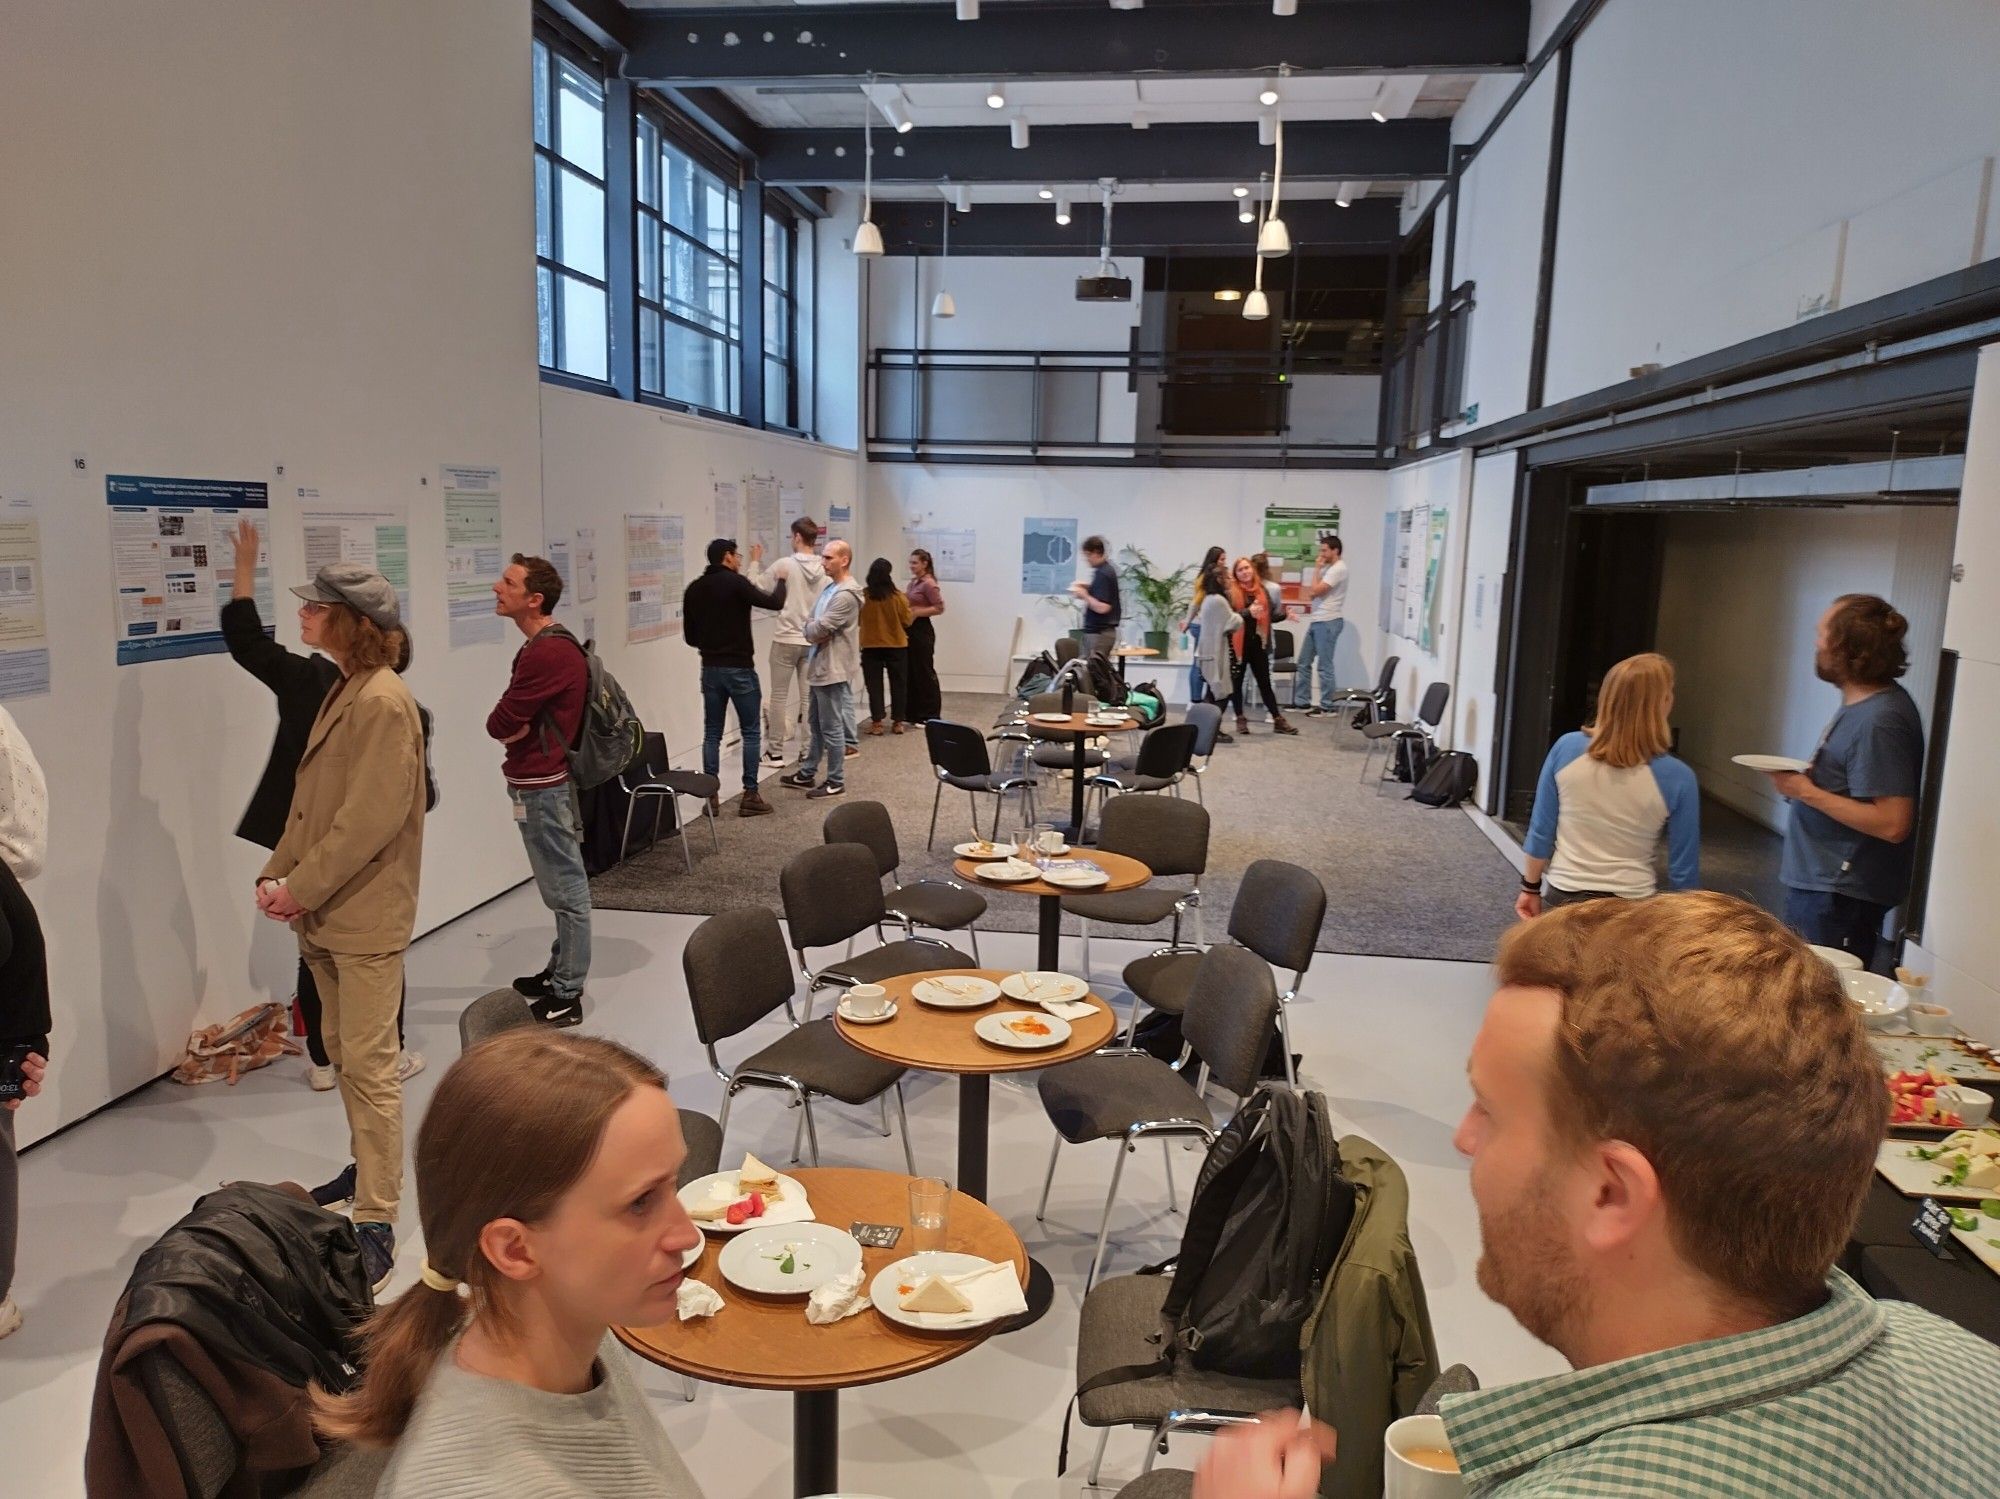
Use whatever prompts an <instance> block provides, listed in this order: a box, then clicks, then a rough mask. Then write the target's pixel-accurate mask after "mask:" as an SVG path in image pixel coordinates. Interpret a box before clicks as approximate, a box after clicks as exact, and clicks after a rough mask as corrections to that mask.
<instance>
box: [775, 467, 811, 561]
mask: <svg viewBox="0 0 2000 1499" xmlns="http://www.w3.org/2000/svg"><path fill="white" fill-rule="evenodd" d="M805 513H806V487H805V485H803V484H780V485H779V486H778V534H779V535H780V536H783V537H786V538H787V540H786V542H785V551H786V552H789V551H791V549H792V543H791V541H790V539H789V538H790V536H791V534H792V522H793V521H795V520H803V519H804V518H805Z"/></svg>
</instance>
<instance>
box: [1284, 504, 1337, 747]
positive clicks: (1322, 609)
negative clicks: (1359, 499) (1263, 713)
mask: <svg viewBox="0 0 2000 1499" xmlns="http://www.w3.org/2000/svg"><path fill="white" fill-rule="evenodd" d="M1316 570H1317V572H1318V576H1317V577H1316V578H1315V579H1314V580H1313V581H1312V582H1311V583H1308V584H1307V585H1306V596H1307V597H1308V598H1310V599H1311V600H1312V610H1311V614H1310V616H1309V617H1308V619H1307V622H1306V638H1305V644H1304V645H1302V646H1300V647H1299V669H1298V672H1297V673H1296V674H1295V675H1294V676H1293V677H1292V706H1293V707H1294V708H1306V717H1307V718H1322V717H1324V716H1325V715H1327V714H1329V713H1331V712H1333V690H1334V689H1333V648H1334V647H1335V646H1336V645H1338V644H1339V643H1340V632H1341V630H1342V629H1343V628H1344V627H1345V626H1346V624H1347V619H1346V612H1347V564H1346V563H1345V562H1344V561H1342V560H1341V545H1340V538H1339V537H1338V536H1331V535H1328V536H1322V537H1320V539H1319V562H1318V564H1317V568H1316ZM1315 661H1317V662H1318V663H1319V706H1318V707H1317V708H1307V702H1308V700H1309V699H1310V698H1311V697H1312V669H1313V662H1315Z"/></svg>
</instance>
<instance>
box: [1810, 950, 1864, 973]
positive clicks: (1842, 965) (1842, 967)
mask: <svg viewBox="0 0 2000 1499" xmlns="http://www.w3.org/2000/svg"><path fill="white" fill-rule="evenodd" d="M1806 946H1807V947H1809V948H1810V949H1812V954H1813V956H1814V957H1816V958H1818V959H1819V960H1820V961H1821V962H1823V963H1825V964H1827V965H1828V966H1829V967H1830V968H1832V969H1833V970H1834V971H1835V972H1836V973H1858V972H1859V971H1860V970H1861V967H1862V963H1861V960H1860V959H1859V958H1857V957H1855V956H1854V954H1853V953H1851V952H1842V951H1841V950H1840V949H1839V948H1837V947H1821V946H1820V945H1819V944H1818V943H1817V942H1809V943H1807V944H1806Z"/></svg>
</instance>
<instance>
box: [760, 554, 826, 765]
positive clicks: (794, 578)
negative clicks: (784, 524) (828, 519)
mask: <svg viewBox="0 0 2000 1499" xmlns="http://www.w3.org/2000/svg"><path fill="white" fill-rule="evenodd" d="M818 544H819V526H818V524H817V523H815V522H814V521H813V520H812V518H811V517H810V516H800V517H799V518H798V519H797V520H795V521H793V522H792V550H791V552H790V553H789V554H788V555H786V556H783V557H780V558H779V559H778V560H777V561H775V562H773V563H772V564H771V565H770V566H769V567H768V568H766V569H764V570H763V571H762V572H759V573H758V574H757V575H756V576H755V577H754V578H753V579H751V581H752V582H754V583H755V584H756V585H757V586H758V587H759V588H761V589H763V590H764V591H765V592H766V593H769V592H771V591H772V590H773V589H774V588H775V587H776V585H777V583H778V581H779V580H780V579H782V580H783V581H784V584H785V607H784V608H783V609H781V610H779V611H778V628H777V631H776V632H775V633H774V634H773V635H772V636H771V671H770V682H769V684H768V685H767V686H766V688H765V693H764V758H765V759H766V760H769V761H771V762H772V763H773V764H775V765H783V764H784V763H785V745H786V744H787V743H788V742H789V741H790V739H791V737H792V723H793V719H792V713H791V706H792V705H791V697H792V680H793V678H794V677H796V678H798V679H799V696H800V698H801V702H800V703H799V708H800V710H801V712H802V713H803V715H804V717H805V719H806V721H807V728H806V729H805V730H804V731H803V732H802V734H801V739H802V740H803V738H804V737H805V734H807V733H810V731H811V730H810V724H811V719H812V689H811V688H810V687H808V686H806V685H805V680H804V679H805V667H806V657H807V655H808V654H810V653H811V651H812V647H811V645H809V644H808V643H807V641H806V637H805V632H804V626H805V622H806V616H807V615H808V614H810V613H812V607H813V605H814V604H815V603H817V602H818V600H819V595H820V590H821V589H822V588H824V587H825V586H826V571H825V569H824V568H822V567H821V566H820V561H819V557H818V556H817V555H816V554H815V553H814V551H813V548H814V547H815V546H817V545H818Z"/></svg>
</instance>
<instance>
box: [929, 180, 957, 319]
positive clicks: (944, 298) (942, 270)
mask: <svg viewBox="0 0 2000 1499" xmlns="http://www.w3.org/2000/svg"><path fill="white" fill-rule="evenodd" d="M950 274H951V209H950V207H949V206H947V207H946V208H945V211H944V255H943V257H942V258H941V259H940V260H939V261H938V294H937V295H936V296H935V297H933V298H932V299H931V316H932V317H940V318H942V317H957V316H958V303H956V302H954V301H953V300H952V298H951V293H950V292H948V291H946V290H945V289H944V280H945V277H946V276H948V275H950Z"/></svg>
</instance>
